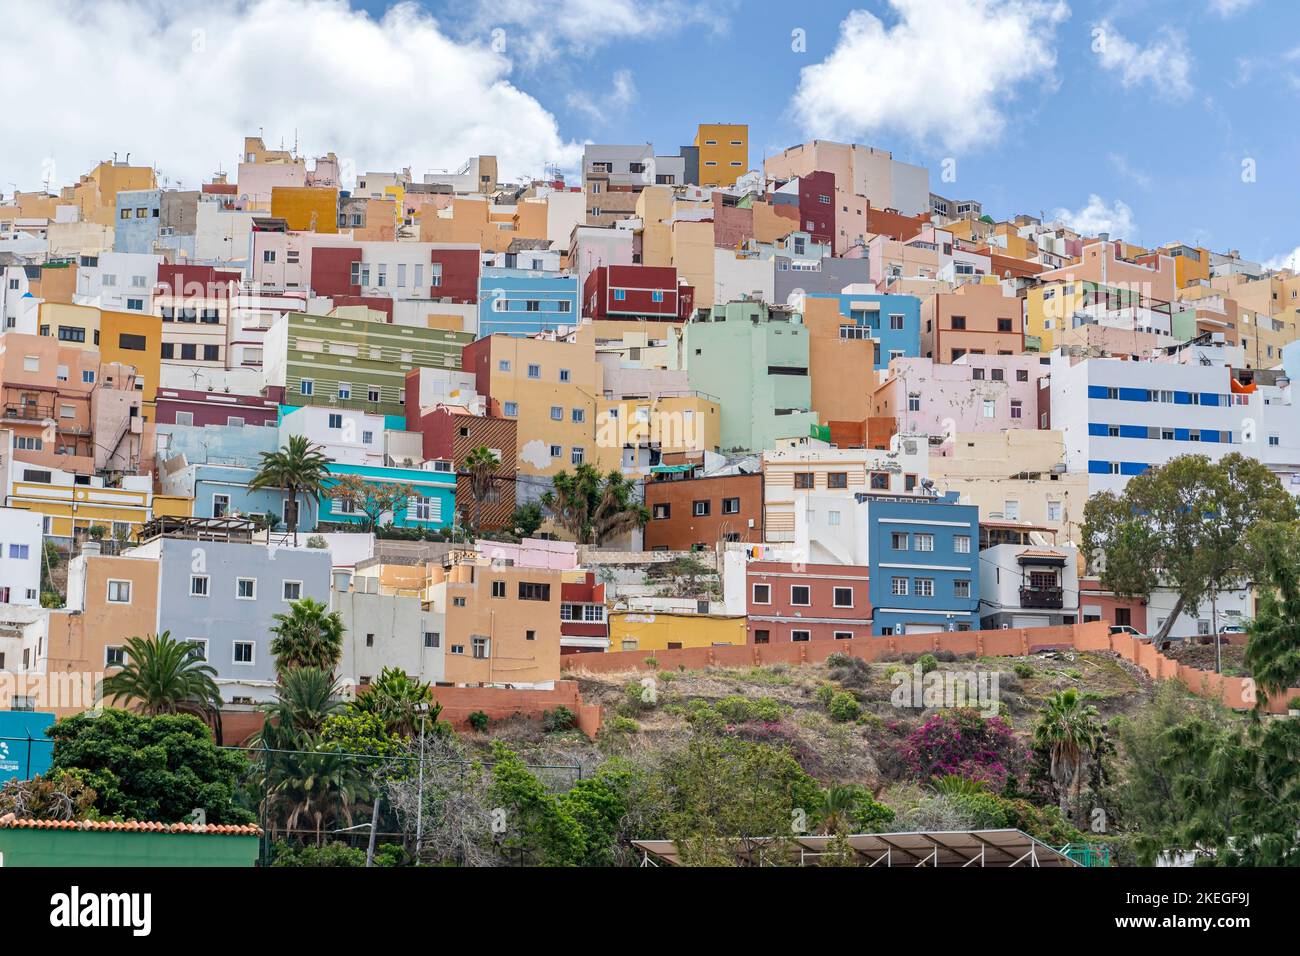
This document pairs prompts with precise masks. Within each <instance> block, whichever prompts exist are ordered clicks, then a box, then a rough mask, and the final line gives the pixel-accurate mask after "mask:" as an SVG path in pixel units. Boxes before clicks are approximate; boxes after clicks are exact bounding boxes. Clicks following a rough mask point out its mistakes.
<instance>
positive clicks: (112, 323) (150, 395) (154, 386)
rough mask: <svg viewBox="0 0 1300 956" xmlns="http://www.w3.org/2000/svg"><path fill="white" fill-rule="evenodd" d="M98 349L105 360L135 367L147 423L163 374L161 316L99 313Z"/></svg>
mask: <svg viewBox="0 0 1300 956" xmlns="http://www.w3.org/2000/svg"><path fill="white" fill-rule="evenodd" d="M99 352H100V355H101V356H102V358H103V360H104V361H105V362H121V363H122V364H123V365H130V366H133V367H134V368H135V372H136V379H135V387H136V388H137V389H138V390H139V391H140V392H141V393H142V396H143V400H144V409H143V410H142V412H141V414H142V415H143V416H144V420H145V421H147V422H152V421H155V418H154V409H155V405H154V402H155V399H156V398H157V397H158V379H159V378H160V377H161V376H162V317H161V316H158V315H142V314H140V313H138V312H112V311H109V310H107V309H105V310H103V311H101V312H100V315H99Z"/></svg>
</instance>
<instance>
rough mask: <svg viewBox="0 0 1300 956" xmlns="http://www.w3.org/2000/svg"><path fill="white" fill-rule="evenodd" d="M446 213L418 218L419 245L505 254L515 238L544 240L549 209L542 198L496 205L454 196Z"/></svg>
mask: <svg viewBox="0 0 1300 956" xmlns="http://www.w3.org/2000/svg"><path fill="white" fill-rule="evenodd" d="M448 210H449V212H450V215H447V214H446V212H447V211H448ZM448 210H440V211H439V213H438V215H436V216H435V215H430V214H429V213H427V212H426V213H425V214H424V215H422V216H421V217H420V241H421V242H458V243H470V244H472V245H477V246H480V247H482V249H483V251H484V252H505V251H507V250H508V249H509V248H510V243H511V242H513V241H514V240H515V239H545V238H547V218H548V215H549V206H548V204H547V201H546V200H545V199H525V200H523V201H522V202H520V203H519V204H518V205H515V206H497V205H495V204H493V203H492V201H491V200H489V199H486V198H484V197H480V196H457V197H455V198H454V199H453V200H452V201H451V204H450V206H449V207H448Z"/></svg>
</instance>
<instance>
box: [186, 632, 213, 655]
mask: <svg viewBox="0 0 1300 956" xmlns="http://www.w3.org/2000/svg"><path fill="white" fill-rule="evenodd" d="M185 643H186V644H188V645H189V646H190V657H191V658H192V659H194V660H196V661H206V660H207V659H208V642H207V641H205V640H204V639H203V638H201V637H191V638H190V639H189V640H187V641H185Z"/></svg>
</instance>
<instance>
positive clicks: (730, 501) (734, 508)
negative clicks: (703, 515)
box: [722, 498, 740, 515]
mask: <svg viewBox="0 0 1300 956" xmlns="http://www.w3.org/2000/svg"><path fill="white" fill-rule="evenodd" d="M722 513H723V514H724V515H736V514H740V499H739V498H723V499H722Z"/></svg>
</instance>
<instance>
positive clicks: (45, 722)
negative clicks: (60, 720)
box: [0, 710, 54, 783]
mask: <svg viewBox="0 0 1300 956" xmlns="http://www.w3.org/2000/svg"><path fill="white" fill-rule="evenodd" d="M53 723H54V715H53V714H46V713H40V712H37V711H31V710H5V711H0V783H4V782H5V781H6V780H29V779H31V778H32V777H35V776H36V775H37V774H42V773H45V771H47V770H49V769H50V758H51V757H52V755H53V753H54V741H52V740H50V738H49V737H46V736H45V728H46V727H49V726H50V725H51V724H53Z"/></svg>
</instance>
